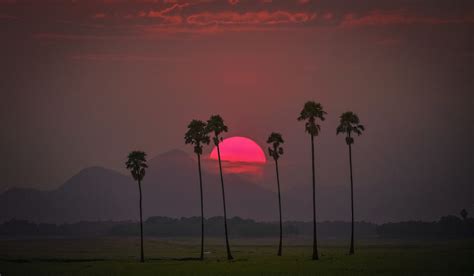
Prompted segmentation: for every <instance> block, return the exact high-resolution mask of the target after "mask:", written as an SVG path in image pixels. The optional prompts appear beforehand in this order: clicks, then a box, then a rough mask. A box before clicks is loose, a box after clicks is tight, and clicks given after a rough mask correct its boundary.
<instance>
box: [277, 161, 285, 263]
mask: <svg viewBox="0 0 474 276" xmlns="http://www.w3.org/2000/svg"><path fill="white" fill-rule="evenodd" d="M275 167H276V176H277V184H278V208H279V210H280V245H279V246H278V256H281V243H282V235H283V227H282V221H281V196H280V176H279V173H278V160H275Z"/></svg>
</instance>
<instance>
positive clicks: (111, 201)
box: [0, 150, 278, 223]
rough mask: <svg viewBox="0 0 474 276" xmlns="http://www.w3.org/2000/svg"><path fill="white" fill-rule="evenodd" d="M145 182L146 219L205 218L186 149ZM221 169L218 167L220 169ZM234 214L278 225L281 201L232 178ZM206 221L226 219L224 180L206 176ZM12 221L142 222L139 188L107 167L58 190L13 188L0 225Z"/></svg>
mask: <svg viewBox="0 0 474 276" xmlns="http://www.w3.org/2000/svg"><path fill="white" fill-rule="evenodd" d="M148 164H149V168H148V171H147V175H146V177H145V180H144V181H143V184H142V185H143V211H144V217H145V218H147V217H149V216H156V215H159V216H171V217H182V216H186V217H189V216H199V215H200V196H199V182H198V171H197V164H196V161H195V160H194V159H193V158H192V157H191V156H189V155H188V154H186V153H185V152H183V151H180V150H172V151H169V152H165V153H163V154H160V155H158V156H156V157H154V158H152V159H150V160H149V162H148ZM216 165H217V164H216ZM224 178H225V189H226V199H227V208H228V215H229V216H230V217H233V216H240V217H245V218H252V219H257V220H277V218H278V216H277V215H278V214H277V197H276V194H275V193H274V192H272V191H269V190H266V189H264V188H262V187H261V186H259V185H257V184H255V183H252V182H251V181H249V180H246V179H244V178H241V177H239V176H238V175H235V174H226V175H224ZM203 185H204V206H205V207H204V210H205V216H206V217H210V216H220V215H222V213H223V211H222V195H221V186H220V181H219V177H218V175H216V174H214V173H211V172H208V171H204V172H203ZM11 218H16V219H26V220H30V221H34V222H54V223H60V222H77V221H81V220H136V219H137V218H138V188H137V184H136V183H135V182H134V181H133V180H132V178H131V177H130V176H128V175H123V174H121V173H118V172H116V171H113V170H110V169H106V168H102V167H90V168H86V169H83V170H82V171H80V172H79V173H78V174H76V175H74V176H73V177H71V178H70V179H69V180H68V181H66V182H65V183H64V184H63V185H62V186H60V187H59V188H58V189H56V190H53V191H38V190H34V189H11V190H8V191H6V192H5V193H3V194H1V195H0V221H5V220H9V219H11Z"/></svg>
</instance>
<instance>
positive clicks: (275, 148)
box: [267, 132, 284, 256]
mask: <svg viewBox="0 0 474 276" xmlns="http://www.w3.org/2000/svg"><path fill="white" fill-rule="evenodd" d="M267 143H268V144H271V147H268V154H269V155H270V156H271V157H273V160H275V167H276V177H277V185H278V209H279V211H280V244H279V246H278V256H281V243H282V235H283V233H282V232H283V227H282V221H281V196H280V176H279V173H278V158H280V155H283V148H282V147H281V146H280V145H281V144H283V143H284V141H283V138H282V137H281V134H280V133H275V132H272V134H270V136H269V137H268V139H267Z"/></svg>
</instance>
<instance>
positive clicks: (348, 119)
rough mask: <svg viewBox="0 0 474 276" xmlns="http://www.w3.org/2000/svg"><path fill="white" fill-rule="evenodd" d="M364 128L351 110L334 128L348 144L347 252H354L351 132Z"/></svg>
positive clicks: (360, 132) (357, 131)
mask: <svg viewBox="0 0 474 276" xmlns="http://www.w3.org/2000/svg"><path fill="white" fill-rule="evenodd" d="M364 130H365V128H364V126H363V125H361V124H360V122H359V117H358V116H357V115H356V114H355V113H353V112H350V111H349V112H344V113H343V114H342V115H341V117H340V123H339V126H338V127H337V129H336V135H338V134H339V133H345V134H346V144H347V145H348V146H349V171H350V179H351V221H352V223H351V246H350V249H349V254H351V255H352V254H354V181H353V178H352V144H354V138H353V137H352V134H353V133H355V134H357V135H361V134H362V131H364Z"/></svg>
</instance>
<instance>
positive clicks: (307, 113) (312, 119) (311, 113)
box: [298, 101, 327, 260]
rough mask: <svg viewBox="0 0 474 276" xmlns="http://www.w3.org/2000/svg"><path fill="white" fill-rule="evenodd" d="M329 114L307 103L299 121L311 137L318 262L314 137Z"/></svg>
mask: <svg viewBox="0 0 474 276" xmlns="http://www.w3.org/2000/svg"><path fill="white" fill-rule="evenodd" d="M326 114H327V113H326V112H325V111H324V110H323V107H322V105H321V104H320V103H316V102H313V101H309V102H306V103H305V105H304V107H303V110H301V113H300V116H299V117H298V121H305V122H306V123H305V130H306V132H307V133H308V134H309V135H310V137H311V169H312V173H313V175H312V177H313V178H312V180H313V260H318V259H319V255H318V242H317V234H316V192H315V190H316V187H315V186H316V185H315V169H314V137H315V136H318V134H319V132H320V131H321V126H320V125H319V124H318V122H317V120H318V119H319V120H321V121H324V119H325V118H324V115H326Z"/></svg>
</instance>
